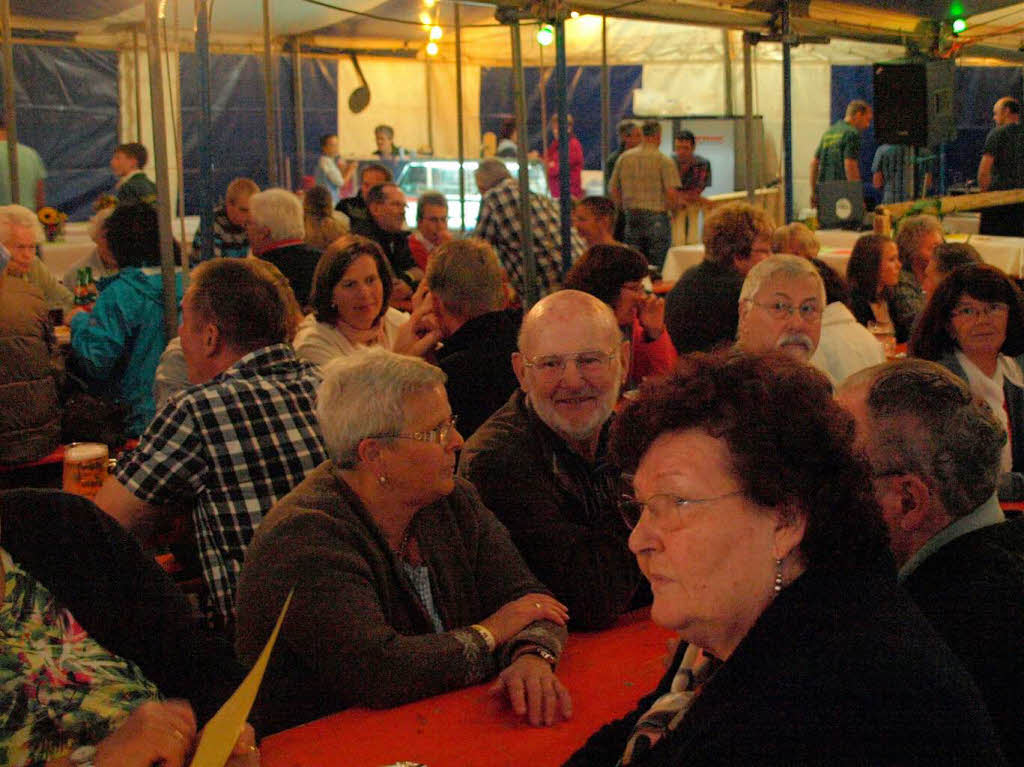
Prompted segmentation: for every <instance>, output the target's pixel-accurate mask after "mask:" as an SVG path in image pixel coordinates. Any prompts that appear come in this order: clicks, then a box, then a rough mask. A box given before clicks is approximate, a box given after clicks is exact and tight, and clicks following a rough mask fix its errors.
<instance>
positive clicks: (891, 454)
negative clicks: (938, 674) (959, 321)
mask: <svg viewBox="0 0 1024 767" xmlns="http://www.w3.org/2000/svg"><path fill="white" fill-rule="evenodd" d="M838 398H839V401H840V402H841V403H842V404H843V405H844V406H845V407H846V408H847V409H848V410H849V411H850V412H851V413H852V414H853V416H854V419H855V420H856V422H857V440H858V442H859V443H860V444H861V445H862V447H863V448H864V451H865V453H866V455H867V458H868V460H869V461H870V463H871V469H872V475H873V476H874V478H875V479H874V484H875V495H876V497H877V499H878V504H879V505H880V506H881V507H882V517H883V518H884V520H885V523H886V525H887V526H888V528H889V534H890V546H891V547H892V551H893V555H894V556H895V558H896V564H897V565H898V566H899V568H900V570H899V580H900V582H901V583H902V585H903V587H904V588H905V589H906V590H907V592H908V593H909V594H910V596H911V597H912V598H913V600H914V601H915V602H916V603H917V606H918V607H920V608H921V612H923V613H924V614H925V617H927V618H928V620H929V621H930V622H931V623H932V625H933V626H934V627H935V630H936V631H937V632H938V633H939V634H940V635H942V637H943V638H944V639H945V640H946V643H947V644H948V645H949V646H950V647H951V648H952V649H953V652H954V653H956V654H957V656H958V657H959V658H960V660H961V661H962V662H963V664H964V666H965V667H966V668H967V670H968V671H970V672H971V674H972V675H973V676H974V680H975V682H977V684H978V688H979V689H980V690H981V692H982V696H983V697H984V699H985V703H986V705H987V706H988V710H989V713H990V714H991V716H992V721H993V723H994V724H995V727H996V731H997V732H998V733H999V736H1000V739H1001V743H1002V747H1003V753H1004V754H1005V755H1006V757H1007V762H1009V763H1010V764H1021V763H1022V760H1024V727H1021V712H1020V707H1021V700H1022V698H1024V660H1022V657H1021V651H1020V643H1021V638H1022V637H1024V519H1015V520H1012V521H1007V520H1006V516H1005V515H1004V514H1003V510H1002V509H1001V508H1000V506H999V501H998V499H997V497H996V486H997V484H998V482H999V475H1000V460H999V457H1000V454H1001V452H1002V447H1003V444H1004V443H1005V441H1006V432H1005V431H1004V430H1003V428H1002V427H1001V426H1000V425H999V423H998V422H997V421H996V419H995V418H994V417H993V416H992V413H991V411H990V410H989V409H988V408H987V407H985V406H984V405H983V404H982V403H980V402H979V401H977V400H975V399H974V397H973V396H972V395H971V392H970V390H969V389H968V388H967V386H966V384H964V382H963V381H961V380H960V379H959V378H957V377H956V376H954V375H953V374H952V373H950V372H949V371H948V370H946V369H945V368H943V367H942V366H940V365H937V364H935V363H934V362H928V361H926V360H919V359H912V360H901V361H899V362H895V363H892V364H888V365H877V366H875V367H872V368H868V369H867V370H864V371H861V372H859V373H855V374H854V375H852V376H851V377H850V378H848V379H847V380H846V381H845V382H844V383H843V386H842V387H841V388H840V390H839V393H838Z"/></svg>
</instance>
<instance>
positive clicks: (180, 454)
mask: <svg viewBox="0 0 1024 767" xmlns="http://www.w3.org/2000/svg"><path fill="white" fill-rule="evenodd" d="M285 317H286V309H285V303H284V301H283V300H282V297H281V294H280V293H279V289H278V287H277V286H276V285H275V284H274V283H273V281H272V280H271V279H270V278H269V276H265V275H264V274H263V273H262V271H260V270H258V268H257V267H254V266H253V265H252V263H251V262H250V261H248V260H246V259H226V258H219V259H214V260H212V261H208V262H206V263H204V264H202V265H201V266H199V267H198V268H197V269H196V270H195V271H194V272H193V276H192V283H191V286H190V287H189V289H188V292H187V293H186V294H185V298H184V300H183V301H182V324H181V330H180V337H181V346H182V350H183V351H184V354H185V363H186V365H187V367H188V375H189V380H190V381H192V383H194V384H197V385H195V386H192V387H190V388H188V389H185V390H184V391H182V392H179V393H178V394H176V395H174V396H173V397H172V398H171V399H170V400H169V401H168V403H167V404H166V405H165V406H164V408H163V409H162V410H161V411H160V412H158V413H157V415H156V418H154V419H153V422H152V423H150V425H149V426H148V427H147V428H146V431H145V432H144V433H143V434H142V437H141V439H140V442H139V446H138V448H136V449H135V450H134V451H132V452H131V453H129V454H128V455H126V456H125V457H124V458H122V459H121V460H120V461H119V462H118V466H117V470H116V471H115V472H114V474H113V476H112V477H110V478H109V479H108V480H107V482H106V483H105V484H104V486H103V488H102V489H101V490H100V493H99V494H98V495H97V497H96V504H97V505H98V506H99V507H100V508H102V509H103V510H104V511H106V512H107V513H108V514H110V515H111V516H112V517H114V518H115V519H116V520H118V521H119V522H120V523H121V524H122V525H124V526H125V527H126V528H128V529H129V530H132V531H133V532H135V533H136V534H138V535H139V536H140V537H144V533H145V532H146V529H147V528H148V527H149V525H150V523H151V522H152V521H153V519H154V518H155V517H158V516H164V515H166V514H186V513H188V514H191V516H192V521H193V525H194V527H195V534H196V544H197V547H198V553H199V561H200V563H201V565H202V569H203V580H204V581H205V583H206V587H207V591H208V594H207V595H206V599H205V600H204V605H203V608H204V612H205V614H206V616H207V619H208V620H209V621H210V623H211V625H214V626H217V627H219V628H222V629H224V630H225V631H226V632H227V633H229V634H230V633H231V632H232V630H233V626H234V615H235V608H234V595H235V586H236V583H237V579H238V573H239V571H240V570H241V567H242V560H243V558H244V556H245V549H246V547H247V546H248V545H249V541H250V540H251V539H252V535H253V532H254V531H255V529H256V527H257V526H258V525H259V523H260V520H261V519H262V518H263V514H264V513H265V512H266V511H268V510H269V509H270V507H271V506H273V505H274V503H275V502H276V501H277V499H279V498H281V497H283V496H284V495H285V494H287V493H288V492H289V491H290V490H291V489H292V488H293V487H294V486H295V485H297V484H298V483H299V482H300V481H301V480H302V479H303V477H304V476H305V475H306V473H307V472H308V471H309V470H311V469H312V468H314V467H315V466H317V465H318V464H320V463H322V462H323V461H325V460H326V459H327V454H326V452H325V451H324V448H323V443H322V441H321V438H320V434H319V429H318V427H317V423H316V416H315V413H314V403H315V399H316V387H317V385H318V384H319V376H318V375H317V373H316V369H315V368H314V367H313V366H312V365H309V364H307V363H304V362H299V361H298V360H297V359H296V358H295V354H294V352H293V351H292V347H291V345H290V344H289V343H288V335H287V330H286V321H285Z"/></svg>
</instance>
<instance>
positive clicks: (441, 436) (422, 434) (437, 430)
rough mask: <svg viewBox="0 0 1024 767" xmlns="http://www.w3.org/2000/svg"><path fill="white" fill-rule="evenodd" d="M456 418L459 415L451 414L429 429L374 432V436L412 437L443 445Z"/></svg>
mask: <svg viewBox="0 0 1024 767" xmlns="http://www.w3.org/2000/svg"><path fill="white" fill-rule="evenodd" d="M458 420H459V417H458V416H457V415H453V416H452V417H451V418H449V419H448V420H447V421H445V422H444V423H443V424H441V425H440V426H435V427H434V428H433V429H431V430H430V431H414V432H412V433H411V434H376V435H374V436H375V437H377V438H378V439H414V440H416V441H417V442H433V443H435V444H438V445H444V444H446V443H447V442H448V437H449V436H450V435H451V433H452V432H453V431H455V428H456V424H457V423H458Z"/></svg>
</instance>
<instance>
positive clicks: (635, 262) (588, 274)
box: [564, 245, 647, 309]
mask: <svg viewBox="0 0 1024 767" xmlns="http://www.w3.org/2000/svg"><path fill="white" fill-rule="evenodd" d="M646 276H647V259H646V258H644V254H643V253H641V252H640V251H639V250H636V249H634V248H631V247H629V246H628V245H592V246H591V247H589V248H587V250H586V252H585V253H584V254H583V255H582V256H581V257H580V260H579V261H577V262H576V263H575V264H573V265H572V269H570V270H569V273H568V274H567V275H566V276H565V283H564V287H565V288H567V289H569V290H582V291H583V292H584V293H589V294H590V295H592V296H594V297H595V298H599V299H601V300H602V301H604V302H605V303H606V304H608V306H610V307H612V308H613V309H614V308H615V303H616V302H617V301H618V300H619V291H620V290H622V286H623V285H625V284H626V283H627V282H632V281H633V280H642V279H643V278H644V277H646Z"/></svg>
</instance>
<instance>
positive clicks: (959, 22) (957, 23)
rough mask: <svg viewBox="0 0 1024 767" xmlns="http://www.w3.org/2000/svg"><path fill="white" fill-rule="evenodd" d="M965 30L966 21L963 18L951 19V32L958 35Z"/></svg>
mask: <svg viewBox="0 0 1024 767" xmlns="http://www.w3.org/2000/svg"><path fill="white" fill-rule="evenodd" d="M966 30H967V22H966V21H964V20H963V19H953V34H955V35H959V34H960V33H961V32H965V31H966Z"/></svg>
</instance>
